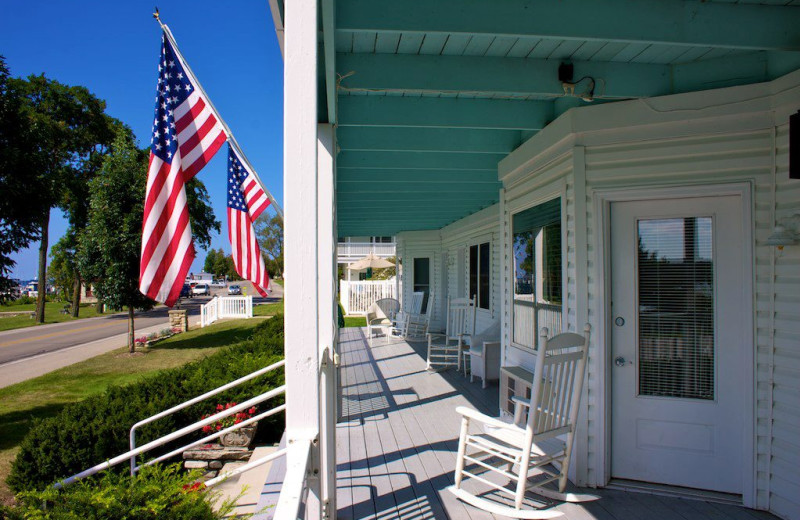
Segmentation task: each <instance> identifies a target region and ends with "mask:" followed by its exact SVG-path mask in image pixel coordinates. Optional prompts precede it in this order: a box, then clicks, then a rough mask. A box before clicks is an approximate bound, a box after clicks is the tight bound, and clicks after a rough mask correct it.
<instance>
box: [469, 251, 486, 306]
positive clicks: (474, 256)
mask: <svg viewBox="0 0 800 520" xmlns="http://www.w3.org/2000/svg"><path fill="white" fill-rule="evenodd" d="M491 256H492V255H491V249H490V245H489V242H485V243H483V244H476V245H474V246H470V248H469V297H470V298H472V297H475V299H476V302H477V305H478V308H479V309H486V310H489V308H490V307H491V301H492V295H491V291H490V288H489V283H490V281H491V278H492V277H491V269H490V267H491Z"/></svg>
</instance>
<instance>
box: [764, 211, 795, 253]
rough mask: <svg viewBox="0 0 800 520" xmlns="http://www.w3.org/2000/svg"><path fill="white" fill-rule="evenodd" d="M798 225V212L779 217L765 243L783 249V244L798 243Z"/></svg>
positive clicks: (791, 244)
mask: <svg viewBox="0 0 800 520" xmlns="http://www.w3.org/2000/svg"><path fill="white" fill-rule="evenodd" d="M798 227H800V213H795V214H794V215H792V216H791V217H786V218H783V219H780V220H779V221H778V224H777V225H776V226H775V227H774V228H773V230H772V234H771V235H770V236H769V237H768V238H767V245H768V246H776V247H777V248H778V249H783V248H784V246H793V245H796V244H800V234H798Z"/></svg>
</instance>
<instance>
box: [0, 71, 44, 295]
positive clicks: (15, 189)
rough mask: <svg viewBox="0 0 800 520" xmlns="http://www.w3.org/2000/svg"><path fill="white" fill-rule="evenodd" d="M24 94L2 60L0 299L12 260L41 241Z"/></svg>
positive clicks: (30, 130)
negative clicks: (15, 254)
mask: <svg viewBox="0 0 800 520" xmlns="http://www.w3.org/2000/svg"><path fill="white" fill-rule="evenodd" d="M24 103H25V100H24V94H23V92H21V91H20V88H19V84H18V82H17V81H15V80H13V79H12V78H11V77H10V75H9V70H8V67H6V64H5V58H3V57H2V56H0V299H2V298H3V297H4V295H5V294H6V291H8V289H10V288H11V286H12V281H11V278H10V276H11V269H12V268H13V267H14V265H15V262H14V261H13V260H12V259H11V256H12V255H13V254H14V253H16V252H18V251H19V250H20V249H23V248H25V247H27V246H28V244H29V243H30V242H32V241H33V240H36V239H38V238H39V226H40V222H39V221H40V215H41V212H42V210H41V208H42V207H43V206H44V204H45V203H44V201H43V200H42V189H41V186H40V181H41V179H40V178H39V176H38V174H37V171H38V170H37V164H36V159H37V157H36V155H35V152H36V149H37V144H36V139H35V135H34V134H35V131H34V130H35V129H34V128H32V127H31V126H30V125H29V124H28V122H27V119H26V118H25V116H24V114H23V110H22V108H23V105H24Z"/></svg>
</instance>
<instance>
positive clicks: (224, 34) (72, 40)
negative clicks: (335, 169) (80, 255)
mask: <svg viewBox="0 0 800 520" xmlns="http://www.w3.org/2000/svg"><path fill="white" fill-rule="evenodd" d="M157 4H158V7H159V8H160V9H161V18H162V20H163V21H164V22H165V23H167V24H168V25H169V27H170V29H171V30H172V33H173V35H174V36H175V39H176V40H177V42H178V45H179V47H180V49H181V52H182V53H183V55H184V57H185V58H186V60H187V62H188V63H189V66H190V67H191V68H192V70H193V71H194V72H195V74H196V75H197V77H198V79H199V80H200V82H201V83H202V85H203V88H205V90H206V92H208V95H209V97H210V98H211V100H212V101H213V103H214V105H216V107H217V109H218V110H219V111H220V113H221V114H222V117H223V118H224V119H225V121H226V122H227V123H228V125H229V126H230V128H231V130H232V131H233V133H234V135H235V136H236V139H237V141H239V144H240V145H241V146H242V148H243V149H244V153H245V154H246V155H247V156H248V158H249V159H250V162H251V163H252V164H253V165H254V167H255V168H256V170H257V172H258V173H259V175H260V176H261V178H262V180H263V181H264V183H265V185H266V186H267V188H268V189H269V190H270V191H271V192H272V193H273V195H274V196H275V198H276V199H277V200H278V201H279V202H280V203H281V204H282V203H283V137H282V127H283V61H282V59H281V55H280V48H279V47H278V41H277V38H276V36H275V29H274V27H273V25H272V18H271V15H270V13H269V7H268V4H267V2H266V0H239V1H237V2H235V3H231V4H228V5H230V7H228V5H226V3H225V2H219V1H216V2H211V1H207V0H191V1H190V0H183V1H177V0H172V1H159V2H157ZM153 5H154V4H153V1H152V0H148V1H147V2H141V1H129V0H126V1H124V2H115V1H108V0H106V1H105V2H99V1H91V2H90V1H81V2H59V1H41V0H26V1H25V2H4V4H3V6H2V16H0V54H2V55H3V56H5V58H6V62H7V64H8V66H9V68H10V69H11V74H12V75H14V76H27V75H29V74H39V73H44V74H45V75H47V76H48V77H50V78H52V79H55V80H58V81H60V82H62V83H66V84H70V85H83V86H86V87H88V88H89V90H90V91H92V92H93V93H94V94H95V95H96V96H97V97H99V98H101V99H105V100H106V102H107V103H108V108H107V112H108V113H109V114H110V115H112V116H114V117H116V118H118V119H121V120H122V121H124V122H125V123H126V124H128V126H130V127H131V128H132V129H133V131H134V132H135V133H136V136H137V137H138V139H139V143H140V145H142V146H144V145H146V144H149V133H150V126H151V125H152V121H153V99H154V96H155V86H156V74H157V72H158V70H157V67H158V57H159V52H160V29H159V27H158V24H157V23H156V21H155V20H153V18H152V16H151V13H152V11H153ZM226 157H227V148H225V147H223V148H222V150H221V151H220V152H219V153H217V155H216V157H215V158H214V160H213V161H212V162H211V163H210V164H209V165H208V166H206V167H205V169H203V170H202V171H201V172H200V174H199V178H200V179H201V180H202V181H203V182H204V183H205V184H206V187H207V188H208V191H209V193H210V195H211V202H212V206H213V208H214V212H215V213H216V215H217V219H218V220H220V221H221V222H222V233H220V234H219V235H217V236H216V237H215V238H214V240H213V242H212V247H214V248H218V247H222V248H223V249H225V250H226V251H230V245H229V244H228V240H227V231H226V226H227V223H226V221H225V218H226V217H225V190H226V176H225V168H226ZM65 229H66V222H65V220H64V218H63V217H62V215H61V212H60V211H59V210H57V209H56V210H53V212H52V215H51V224H50V244H51V245H52V244H54V243H55V242H56V241H57V240H58V239H59V237H61V235H62V234H63V233H64V231H65ZM31 246H32V247H31V248H29V249H27V250H25V251H22V252H20V253H19V254H18V255H16V257H15V260H16V261H17V265H16V267H15V269H14V271H13V276H14V277H17V278H23V279H28V278H34V277H35V276H36V265H37V252H38V247H39V244H38V243H36V244H31ZM204 259H205V252H204V251H202V250H200V251H198V258H197V259H196V260H195V263H194V265H193V266H192V270H193V271H199V270H200V268H201V267H202V262H203V260H204Z"/></svg>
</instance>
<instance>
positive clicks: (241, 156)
mask: <svg viewBox="0 0 800 520" xmlns="http://www.w3.org/2000/svg"><path fill="white" fill-rule="evenodd" d="M153 18H155V19H156V21H157V22H158V25H160V26H161V29H163V30H164V34H166V35H167V38H169V41H170V43H171V44H172V48H173V49H175V53H176V54H177V55H178V59H179V60H181V64H182V65H183V70H184V71H185V72H186V74H188V75H189V77H190V78H191V79H192V80H193V82H194V84H195V85H197V88H198V89H200V92H202V93H203V95H204V96H205V98H206V101H208V105H209V107H210V108H211V111H212V112H214V115H215V116H216V117H217V121H219V122H220V124H221V125H222V127H223V128H224V129H225V134H226V135H227V136H228V142H229V143H230V145H231V146H232V147H233V149H234V151H235V152H236V154H237V155H238V156H239V159H240V160H242V161H243V162H244V163H245V166H247V167H248V168H249V169H250V171H251V172H253V176H254V177H255V178H256V181H257V182H258V184H259V186H261V189H262V190H264V193H265V194H266V195H267V198H268V199H269V201H270V203H271V205H272V207H273V208H274V209H275V211H276V212H277V213H278V216H279V217H281V219H283V209H282V208H281V206H280V204H278V201H277V200H275V197H273V196H272V193H271V192H270V191H269V190H268V189H267V187H266V186H264V182H263V181H262V180H261V177H259V176H258V173H257V172H256V169H255V168H254V167H253V164H252V163H251V162H250V161H249V160H248V159H247V156H246V155H245V154H244V152H243V151H242V147H241V146H239V143H238V142H237V141H236V137H234V135H233V132H232V131H231V129H230V127H229V126H228V123H226V122H225V120H224V119H222V116H221V115H220V113H219V111H218V110H217V107H215V106H214V103H213V102H212V101H211V98H210V97H209V96H208V94H207V93H206V91H205V90H204V89H203V86H202V85H201V84H200V81H199V80H198V79H197V76H195V75H194V72H192V69H191V67H189V64H188V63H187V62H186V59H185V58H184V57H183V54H181V51H180V49H178V42H176V41H175V37H174V36H173V35H172V31H170V30H169V27H167V24H165V23H164V22H162V21H161V15H160V14H159V12H158V8H156V10H155V12H154V13H153Z"/></svg>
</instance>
